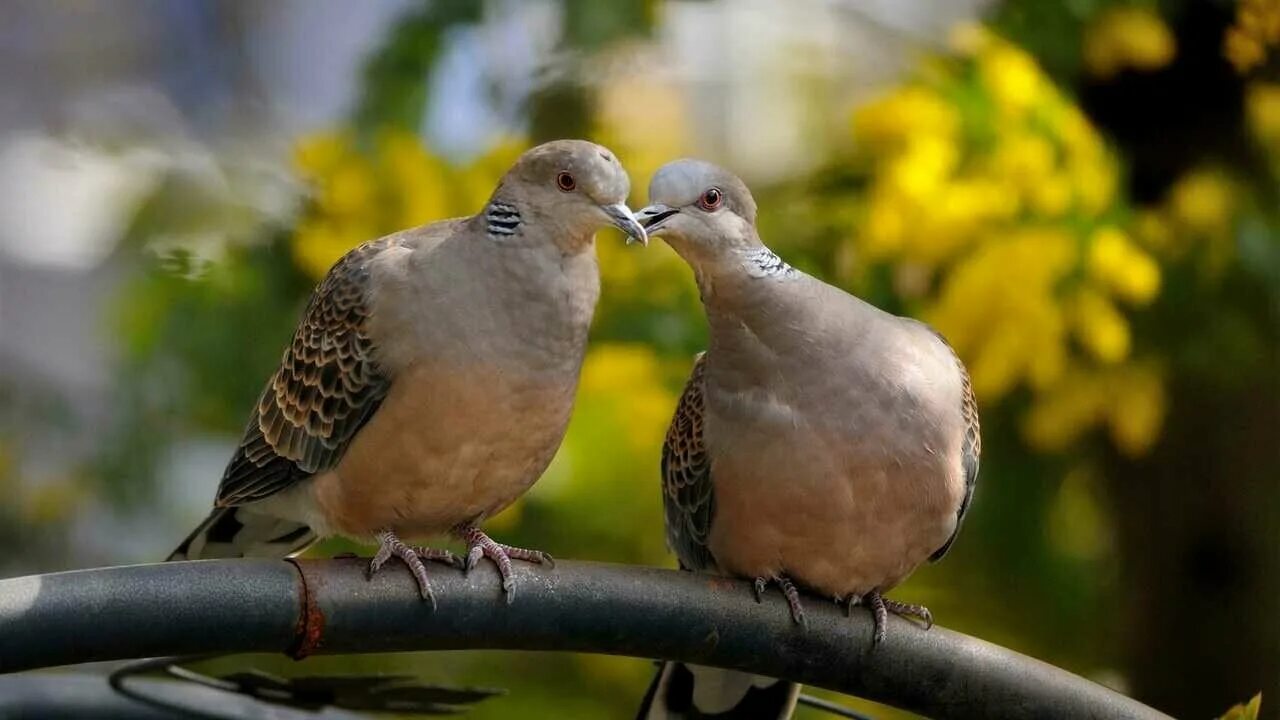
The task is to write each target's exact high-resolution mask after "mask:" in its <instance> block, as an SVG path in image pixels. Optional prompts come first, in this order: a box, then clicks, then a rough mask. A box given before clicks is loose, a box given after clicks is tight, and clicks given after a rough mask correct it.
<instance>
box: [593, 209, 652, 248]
mask: <svg viewBox="0 0 1280 720" xmlns="http://www.w3.org/2000/svg"><path fill="white" fill-rule="evenodd" d="M600 209H601V210H603V211H604V214H605V215H608V216H609V219H610V220H611V221H613V225H614V227H616V228H618V229H619V230H621V231H622V232H624V233H626V234H627V244H628V245H630V244H631V241H632V240H638V241H639V242H640V244H641V245H648V244H649V235H648V234H647V233H646V232H645V231H644V226H643V225H641V224H640V223H639V221H637V220H636V216H635V215H632V214H631V208H629V207H627V206H626V205H624V204H623V203H614V204H612V205H601V206H600Z"/></svg>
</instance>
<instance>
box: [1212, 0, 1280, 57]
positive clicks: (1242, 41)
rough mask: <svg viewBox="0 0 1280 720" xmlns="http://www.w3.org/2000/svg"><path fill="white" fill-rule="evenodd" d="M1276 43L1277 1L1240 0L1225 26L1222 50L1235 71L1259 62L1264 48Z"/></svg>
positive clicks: (1278, 35) (1279, 10)
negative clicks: (1233, 20) (1231, 17)
mask: <svg viewBox="0 0 1280 720" xmlns="http://www.w3.org/2000/svg"><path fill="white" fill-rule="evenodd" d="M1277 43H1280V3H1277V2H1276V1H1275V0H1240V2H1239V3H1238V4H1237V6H1236V22H1235V24H1234V25H1232V26H1231V27H1229V28H1227V31H1226V36H1225V41H1224V46H1223V53H1224V54H1225V55H1226V57H1227V59H1228V60H1230V61H1231V64H1232V65H1234V66H1235V67H1236V70H1237V71H1239V72H1245V71H1247V70H1250V69H1252V68H1254V67H1256V66H1258V65H1261V64H1262V63H1263V61H1265V60H1266V57H1267V48H1268V47H1269V46H1273V45H1276V44H1277Z"/></svg>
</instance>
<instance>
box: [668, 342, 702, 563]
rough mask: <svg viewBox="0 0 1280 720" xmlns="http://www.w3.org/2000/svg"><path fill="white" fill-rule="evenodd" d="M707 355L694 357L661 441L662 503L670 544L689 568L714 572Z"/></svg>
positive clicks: (681, 561)
mask: <svg viewBox="0 0 1280 720" xmlns="http://www.w3.org/2000/svg"><path fill="white" fill-rule="evenodd" d="M705 365H706V355H705V354H702V355H699V356H698V358H697V359H696V360H695V361H694V365H693V372H692V374H691V375H690V376H689V382H688V383H686V384H685V388H684V393H683V394H682V395H681V396H680V403H679V404H678V405H677V406H676V414H675V417H674V418H672V419H671V427H670V428H668V430H667V438H666V440H665V441H664V442H663V444H662V504H663V507H664V508H665V509H666V520H667V545H668V546H669V547H670V548H671V550H672V552H674V553H675V554H676V556H677V557H678V558H679V559H680V564H681V566H682V567H684V568H686V569H689V570H709V569H713V568H714V567H715V559H714V558H713V557H712V555H711V551H710V550H709V549H708V548H707V534H708V533H709V532H710V531H711V518H712V515H713V514H714V513H715V493H714V489H713V487H712V485H711V460H710V458H709V457H708V455H707V449H706V446H705V445H704V444H703V415H704V408H705V404H704V402H703V385H704V382H705V381H704V367H705Z"/></svg>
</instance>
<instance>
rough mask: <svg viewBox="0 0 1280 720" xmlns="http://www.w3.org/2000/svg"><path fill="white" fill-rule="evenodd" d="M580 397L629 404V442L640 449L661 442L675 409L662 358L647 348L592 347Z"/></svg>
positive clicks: (627, 406) (584, 371) (584, 368)
mask: <svg viewBox="0 0 1280 720" xmlns="http://www.w3.org/2000/svg"><path fill="white" fill-rule="evenodd" d="M579 395H580V397H583V398H592V399H594V400H602V399H606V398H608V399H613V400H616V401H617V402H619V403H623V404H625V416H626V418H627V422H626V427H627V429H628V431H629V433H628V438H627V439H628V440H629V441H630V443H631V446H632V448H633V449H636V450H641V449H648V448H652V447H655V446H657V445H658V444H660V443H661V441H662V437H663V435H664V434H665V433H666V429H667V423H668V422H669V421H670V420H671V413H672V409H673V407H674V398H672V397H671V393H670V392H669V391H668V390H667V388H666V385H665V384H664V382H663V373H662V367H661V365H660V364H659V361H658V356H657V354H656V353H655V352H654V351H653V349H652V348H650V347H648V346H647V345H633V344H623V343H609V344H605V345H600V346H597V347H594V348H592V349H591V350H590V352H588V353H587V358H586V360H585V362H584V363H583V366H582V381H581V383H580V385H579Z"/></svg>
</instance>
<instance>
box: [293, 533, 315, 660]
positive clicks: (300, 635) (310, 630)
mask: <svg viewBox="0 0 1280 720" xmlns="http://www.w3.org/2000/svg"><path fill="white" fill-rule="evenodd" d="M286 560H287V561H288V563H289V564H290V565H292V566H293V567H294V569H296V570H297V571H298V583H299V585H300V586H301V587H300V590H301V592H300V593H299V595H300V596H301V598H302V607H300V608H298V622H297V623H296V624H295V625H294V628H293V644H292V646H291V647H290V648H289V650H288V654H289V656H290V657H292V658H293V659H294V660H301V659H303V658H305V657H307V656H308V655H311V654H313V653H314V652H315V651H316V650H318V649H320V643H321V641H322V640H323V639H324V611H323V610H321V609H320V603H319V602H317V601H316V592H315V587H314V586H313V584H312V582H313V581H312V580H311V578H308V577H307V571H306V569H305V567H304V566H303V565H302V563H299V562H297V560H295V559H294V558H286Z"/></svg>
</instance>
